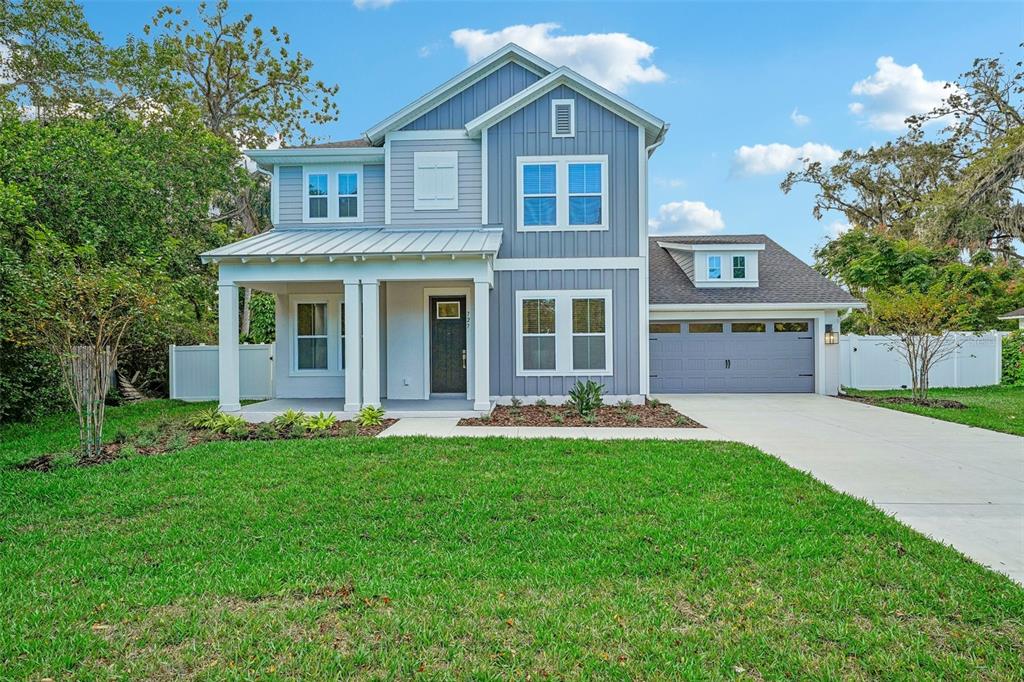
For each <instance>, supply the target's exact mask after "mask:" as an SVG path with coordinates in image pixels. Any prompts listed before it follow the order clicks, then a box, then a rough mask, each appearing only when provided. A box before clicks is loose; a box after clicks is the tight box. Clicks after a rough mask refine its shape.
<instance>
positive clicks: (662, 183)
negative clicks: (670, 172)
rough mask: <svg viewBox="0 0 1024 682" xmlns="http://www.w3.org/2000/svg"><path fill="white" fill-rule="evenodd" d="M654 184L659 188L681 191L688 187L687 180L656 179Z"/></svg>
mask: <svg viewBox="0 0 1024 682" xmlns="http://www.w3.org/2000/svg"><path fill="white" fill-rule="evenodd" d="M654 184H656V185H657V186H658V187H668V188H670V189H679V188H681V187H685V186H686V180H683V179H682V178H654Z"/></svg>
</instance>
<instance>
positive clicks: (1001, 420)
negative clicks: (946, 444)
mask: <svg viewBox="0 0 1024 682" xmlns="http://www.w3.org/2000/svg"><path fill="white" fill-rule="evenodd" d="M844 390H845V392H846V393H848V394H849V395H852V396H860V397H866V398H875V399H877V398H887V397H891V396H898V397H904V398H906V397H910V391H907V390H893V391H861V390H856V389H850V388H847V389H844ZM928 395H929V399H931V400H956V401H958V402H961V403H963V404H964V405H966V406H967V408H966V409H960V410H951V409H949V408H946V407H936V406H932V405H929V404H927V403H925V404H916V403H912V402H900V403H891V402H881V401H878V402H874V403H873V404H874V405H877V406H879V407H884V408H886V409H890V410H898V411H900V412H910V413H912V414H920V415H923V416H925V417H931V418H933V419H941V420H943V421H948V422H956V423H958V424H967V425H968V426H975V427H978V428H980V429H990V430H992V431H1001V432H1003V433H1012V434H1015V435H1018V436H1024V386H1020V385H1018V386H1011V385H1007V384H1002V385H999V386H976V387H972V388H933V389H931V390H930V391H929V392H928Z"/></svg>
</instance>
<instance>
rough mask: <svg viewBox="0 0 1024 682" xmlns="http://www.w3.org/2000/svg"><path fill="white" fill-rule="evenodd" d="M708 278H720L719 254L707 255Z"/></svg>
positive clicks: (720, 262) (720, 261)
mask: <svg viewBox="0 0 1024 682" xmlns="http://www.w3.org/2000/svg"><path fill="white" fill-rule="evenodd" d="M708 279H722V257H721V256H708Z"/></svg>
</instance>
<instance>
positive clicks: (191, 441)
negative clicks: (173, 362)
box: [14, 419, 398, 472]
mask: <svg viewBox="0 0 1024 682" xmlns="http://www.w3.org/2000/svg"><path fill="white" fill-rule="evenodd" d="M396 421H398V420H397V419H384V420H383V421H382V422H381V423H380V424H379V425H378V426H358V425H356V423H355V422H354V421H339V422H335V424H334V426H332V427H331V428H330V429H328V430H327V431H326V432H324V433H322V434H316V435H313V434H309V433H306V434H303V435H301V436H292V435H290V434H288V433H277V434H276V435H275V437H273V438H267V437H265V436H264V435H262V434H261V433H260V432H259V429H260V424H249V433H248V435H247V436H245V437H244V438H233V437H231V436H229V435H227V434H223V433H214V432H212V431H207V430H205V429H189V430H187V431H170V432H168V433H167V434H165V437H164V438H162V439H161V440H160V441H159V442H158V443H155V444H153V445H138V444H135V443H131V442H124V441H115V442H112V443H104V444H103V447H102V448H101V450H100V452H99V454H97V455H94V456H92V457H87V458H86V457H79V458H77V459H75V462H74V466H76V467H91V466H96V465H98V464H107V463H109V462H113V461H114V460H116V459H120V458H121V457H122V456H123V455H122V454H121V451H122V450H123V449H124V448H125V447H128V446H131V447H132V448H134V449H135V454H137V455H143V456H152V455H163V454H166V453H168V452H171V448H170V446H169V442H170V440H171V438H172V437H173V436H174V435H175V434H177V433H185V434H187V442H186V443H185V444H183V445H179V446H178V447H176V448H175V450H183V449H185V448H187V447H191V446H193V445H198V444H199V443H209V442H212V441H246V440H263V441H269V440H300V439H302V440H315V439H318V438H344V437H351V436H363V437H373V436H376V435H377V434H378V433H380V432H381V431H383V430H384V429H386V428H388V427H389V426H391V425H392V424H394V423H395V422H396ZM353 426H355V427H356V428H355V431H352V427H353ZM57 458H58V455H56V454H45V455H39V456H38V457H33V458H32V459H30V460H27V461H25V462H21V463H20V464H16V465H14V468H15V469H18V470H21V471H43V472H46V471H52V470H53V468H54V466H55V465H56V461H57Z"/></svg>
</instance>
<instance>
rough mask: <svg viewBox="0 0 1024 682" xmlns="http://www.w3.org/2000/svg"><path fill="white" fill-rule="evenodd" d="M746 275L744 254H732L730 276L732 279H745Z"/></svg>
mask: <svg viewBox="0 0 1024 682" xmlns="http://www.w3.org/2000/svg"><path fill="white" fill-rule="evenodd" d="M746 277H747V258H746V256H733V257H732V278H733V279H746Z"/></svg>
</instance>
